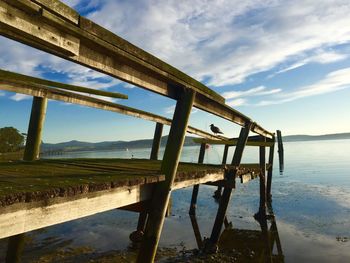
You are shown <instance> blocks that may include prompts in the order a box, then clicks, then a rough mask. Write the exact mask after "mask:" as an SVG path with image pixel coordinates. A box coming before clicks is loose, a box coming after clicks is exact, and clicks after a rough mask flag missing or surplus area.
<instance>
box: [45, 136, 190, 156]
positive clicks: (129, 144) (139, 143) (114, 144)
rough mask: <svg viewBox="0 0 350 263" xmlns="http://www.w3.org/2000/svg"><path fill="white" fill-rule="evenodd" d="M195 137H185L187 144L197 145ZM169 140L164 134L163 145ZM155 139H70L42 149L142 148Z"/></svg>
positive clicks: (65, 150) (102, 149) (149, 144)
mask: <svg viewBox="0 0 350 263" xmlns="http://www.w3.org/2000/svg"><path fill="white" fill-rule="evenodd" d="M193 138H194V137H190V136H188V137H186V138H185V146H193V145H196V144H195V143H194V142H193ZM167 140H168V136H163V137H162V139H161V146H165V145H166V143H167ZM152 141H153V139H144V140H135V141H106V142H97V143H92V142H81V141H75V140H74V141H69V142H62V143H43V144H42V145H41V151H42V152H47V151H64V152H72V151H106V150H125V149H140V148H151V147H152Z"/></svg>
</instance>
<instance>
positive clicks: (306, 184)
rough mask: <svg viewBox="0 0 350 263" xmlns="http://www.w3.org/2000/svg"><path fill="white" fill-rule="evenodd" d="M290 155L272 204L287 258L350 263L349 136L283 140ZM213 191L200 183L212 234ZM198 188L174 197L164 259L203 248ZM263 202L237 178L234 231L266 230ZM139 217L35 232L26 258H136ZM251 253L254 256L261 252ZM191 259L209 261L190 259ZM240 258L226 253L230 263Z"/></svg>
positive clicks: (123, 154)
mask: <svg viewBox="0 0 350 263" xmlns="http://www.w3.org/2000/svg"><path fill="white" fill-rule="evenodd" d="M232 150H233V149H231V150H230V151H231V152H230V154H231V155H229V158H228V160H230V159H231V158H232ZM222 152H223V148H221V147H210V148H209V149H208V150H207V153H206V157H205V162H207V163H220V162H221V157H222ZM284 152H285V169H284V172H283V173H282V174H280V172H279V169H278V165H276V164H278V162H277V154H275V157H276V158H275V166H274V174H273V182H272V194H273V202H272V205H273V210H274V214H275V222H276V226H277V228H278V234H279V238H280V242H281V248H282V252H283V255H284V262H350V140H333V141H312V142H290V143H285V144H284ZM161 153H163V152H162V151H161ZM149 154H150V150H145V149H139V150H134V149H133V150H125V151H106V152H76V153H70V154H67V155H63V156H59V158H77V157H88V158H89V157H91V158H92V157H93V158H96V157H107V158H109V157H110V158H116V157H118V158H130V157H134V158H148V156H149ZM198 154H199V147H185V148H184V151H183V155H182V157H181V160H182V161H191V162H196V161H197V158H198ZM243 162H258V149H257V148H256V147H253V148H247V150H246V152H245V154H244V157H243ZM214 190H215V188H214V187H210V186H200V193H199V197H198V207H197V219H198V223H199V227H200V230H201V233H202V235H203V236H206V237H208V236H209V235H210V232H211V228H212V225H213V222H214V217H215V214H216V209H217V203H216V202H214V199H213V198H212V195H213V192H214ZM191 192H192V188H187V189H183V190H178V191H175V192H174V193H173V195H172V197H173V201H172V204H173V205H172V215H171V216H170V217H168V218H167V219H166V222H165V225H164V229H163V232H162V238H161V242H160V248H161V249H160V250H161V251H160V253H159V254H161V255H163V256H162V257H161V258H160V259H159V260H160V261H167V260H169V257H171V256H175V255H177V254H178V255H181V256H182V259H183V258H186V257H185V256H186V255H187V253H188V254H189V255H190V254H191V253H192V252H193V251H192V252H191V253H190V252H189V251H191V250H192V249H195V248H196V242H195V238H194V235H193V230H192V227H191V223H190V219H189V216H188V209H189V203H190V199H191ZM258 205H259V181H258V180H254V181H252V182H249V183H247V184H240V183H238V184H237V188H236V189H235V190H234V192H233V196H232V199H231V203H230V206H229V212H228V219H229V221H231V222H232V225H233V228H234V229H236V230H238V229H241V230H248V231H250V232H249V233H255V232H257V231H260V230H261V228H260V225H259V224H258V223H257V222H256V221H255V220H254V218H253V215H254V213H255V212H257V210H258ZM137 218H138V215H137V214H136V213H131V212H125V211H119V210H115V211H110V212H106V213H101V214H98V215H94V216H91V217H87V218H83V219H79V220H75V221H72V222H68V223H64V224H60V225H57V226H53V227H49V228H46V229H42V230H38V231H33V232H31V233H29V234H28V235H27V243H26V247H25V251H24V254H23V262H129V261H130V260H131V258H132V256H133V255H134V254H135V253H136V252H135V250H133V249H132V248H130V241H129V239H128V236H129V234H130V233H131V232H132V231H133V230H135V227H136V224H137ZM254 230H257V231H255V232H254ZM244 233H245V232H244ZM5 250H6V240H2V241H0V262H2V260H3V258H4V255H5ZM276 250H277V248H276V247H275V248H274V250H273V251H274V253H277V252H276ZM251 258H252V260H251V261H255V258H254V256H252V257H251ZM212 259H213V258H208V259H205V260H202V261H210V260H212ZM253 259H254V260H253ZM186 260H188V261H195V262H202V261H196V259H195V257H191V256H188V258H187V259H186ZM233 260H234V258H233V257H232V258H227V261H228V262H230V261H233ZM174 261H176V260H175V259H174ZM181 261H182V260H181V259H178V261H176V262H181ZM218 261H223V259H221V260H220V259H219V260H218ZM261 262H264V261H261ZM276 262H277V261H276ZM278 262H283V260H280V261H278Z"/></svg>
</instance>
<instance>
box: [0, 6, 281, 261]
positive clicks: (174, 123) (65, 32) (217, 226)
mask: <svg viewBox="0 0 350 263" xmlns="http://www.w3.org/2000/svg"><path fill="white" fill-rule="evenodd" d="M0 34H1V35H3V36H6V37H8V38H11V39H13V40H15V41H19V42H21V43H24V44H27V45H29V46H32V47H34V48H38V49H40V50H42V51H45V52H48V53H50V54H53V55H56V56H59V57H61V58H63V59H67V60H69V61H72V62H75V63H78V64H80V65H83V66H86V67H89V68H91V69H94V70H97V71H99V72H101V73H104V74H107V75H109V76H111V77H114V78H118V79H120V80H123V81H126V82H128V83H131V84H133V85H135V86H138V87H140V88H144V89H146V90H149V91H151V92H155V93H157V94H160V95H163V96H166V97H169V98H171V99H174V100H175V101H176V108H175V112H174V115H173V118H172V119H169V118H165V117H163V116H160V115H156V114H153V113H149V112H145V111H142V110H138V109H135V108H131V107H127V106H124V105H122V104H118V103H112V102H107V101H105V100H102V99H98V98H95V97H91V96H90V95H91V94H93V95H99V96H106V97H113V98H121V99H127V96H126V95H124V94H120V93H112V92H106V91H97V90H95V89H90V88H87V87H80V86H74V85H68V84H64V83H59V82H54V81H49V80H44V79H40V78H34V77H31V76H24V75H21V74H18V73H14V72H8V71H5V70H0V89H3V90H8V91H12V92H17V93H22V94H27V95H31V96H33V104H32V111H31V116H30V123H29V127H28V136H27V142H26V147H25V152H24V158H23V161H18V162H11V163H2V164H0V204H1V207H0V229H1V230H0V238H5V237H10V239H9V252H8V254H7V262H19V261H20V250H21V247H22V245H23V234H24V233H26V232H28V231H31V230H34V229H40V228H43V227H47V226H51V225H54V224H58V223H62V222H66V221H69V220H74V219H77V218H81V217H84V216H89V215H93V214H96V213H100V212H104V211H108V210H111V209H115V208H121V209H127V210H132V211H136V212H139V213H140V216H139V222H138V226H137V230H136V231H135V232H134V233H133V235H131V238H132V239H134V241H136V240H141V241H142V243H141V247H140V251H139V256H138V262H153V261H154V257H155V254H156V250H157V246H158V242H159V238H160V235H161V231H162V227H163V223H164V218H165V216H166V212H167V210H168V205H169V200H170V195H171V192H172V191H174V190H176V189H179V188H183V187H189V186H194V189H193V195H192V200H191V205H190V216H191V220H192V219H194V218H195V207H196V201H197V194H198V191H199V185H200V184H210V185H214V186H216V187H219V189H223V190H222V193H221V190H220V194H221V198H220V202H219V208H218V211H217V216H216V219H215V222H214V226H213V230H212V233H211V236H210V239H209V240H208V241H207V242H205V244H204V243H203V240H202V239H201V238H198V237H197V242H198V244H199V246H200V247H201V248H202V249H204V250H206V251H208V252H210V251H215V250H216V246H217V243H218V240H219V236H220V233H221V230H222V226H223V224H224V222H226V221H227V218H226V211H227V209H228V205H229V200H230V196H231V193H232V190H233V188H234V187H235V181H236V178H240V180H241V182H247V181H249V180H252V179H254V178H257V177H259V178H260V205H259V207H260V208H259V212H258V213H257V215H256V216H257V218H264V217H265V215H266V202H267V201H268V200H270V196H271V181H272V162H273V153H274V144H275V135H274V133H271V132H269V131H267V130H266V129H264V128H263V127H262V126H260V125H259V124H257V123H255V122H254V121H253V120H251V119H250V118H249V117H247V116H245V115H244V114H242V113H240V112H239V111H237V110H235V109H233V108H231V107H229V106H228V105H226V104H225V100H224V98H223V97H222V96H220V95H219V94H217V93H216V92H214V91H213V90H211V89H209V88H208V87H206V86H205V85H204V84H202V83H200V82H198V81H196V80H194V79H193V78H191V77H190V76H188V75H186V74H185V73H183V72H181V71H179V70H178V69H176V68H174V67H172V66H171V65H169V64H167V63H165V62H163V61H161V60H160V59H158V58H157V57H155V56H153V55H151V54H149V53H147V52H145V51H143V50H141V49H140V48H138V47H136V46H134V45H132V44H131V43H129V42H127V41H126V40H124V39H122V38H120V37H118V36H117V35H115V34H113V33H112V32H110V31H108V30H106V29H104V28H103V27H101V26H99V25H97V24H95V23H94V22H92V21H90V20H89V19H87V18H85V17H83V16H80V15H79V14H78V13H77V12H76V11H75V10H73V9H72V8H70V7H68V6H66V5H64V4H63V3H61V2H60V1H57V0H0ZM77 92H78V93H77ZM49 99H52V100H59V101H64V102H69V103H73V104H79V105H84V106H88V107H93V108H97V109H101V110H106V111H112V112H116V113H121V114H126V115H130V116H134V117H137V118H142V119H145V120H149V121H153V122H155V123H156V128H155V134H154V140H153V146H152V153H151V156H150V159H149V160H146V159H142V160H137V159H136V160H125V159H90V160H89V159H70V160H64V159H56V160H39V153H40V143H41V135H42V129H43V126H44V121H45V115H46V107H47V104H48V100H49ZM192 107H196V108H198V109H201V110H203V111H206V112H208V113H211V114H214V115H216V116H219V117H221V118H224V119H226V120H228V121H230V122H232V123H233V124H238V125H240V126H241V127H242V128H241V132H240V134H239V136H238V137H237V138H235V139H230V138H227V137H223V136H216V135H213V134H210V133H207V132H205V131H202V130H200V129H197V128H195V127H191V126H189V125H188V120H189V116H190V113H191V110H192ZM163 125H169V126H170V132H169V138H168V142H167V145H166V147H165V152H164V156H163V159H162V160H161V161H160V160H157V159H158V151H159V147H160V138H161V135H162V130H163ZM187 132H188V133H192V134H195V135H197V136H199V137H201V138H200V139H198V141H197V142H198V143H199V144H200V145H201V150H200V155H199V159H198V163H197V164H189V163H179V159H180V155H181V152H182V148H183V143H184V138H185V135H186V133H187ZM250 133H255V134H257V135H254V136H249V134H250ZM279 137H280V136H279ZM206 143H210V144H222V145H225V151H224V156H223V162H222V165H208V164H203V160H204V154H205V144H206ZM245 146H255V147H259V156H260V162H259V163H258V164H242V163H241V159H242V154H243V152H244V148H245ZM229 147H234V149H235V150H234V156H233V159H232V161H231V162H228V163H227V153H228V150H229ZM266 148H269V149H270V151H269V159H268V162H266V157H265V155H266V153H265V152H266ZM266 171H267V179H266V176H265V174H266ZM193 222H194V221H193ZM197 226H198V225H197ZM194 230H195V228H194Z"/></svg>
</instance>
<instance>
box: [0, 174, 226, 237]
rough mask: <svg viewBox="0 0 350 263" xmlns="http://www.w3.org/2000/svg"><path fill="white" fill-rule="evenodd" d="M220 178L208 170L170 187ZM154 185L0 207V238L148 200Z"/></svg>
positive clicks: (202, 182)
mask: <svg viewBox="0 0 350 263" xmlns="http://www.w3.org/2000/svg"><path fill="white" fill-rule="evenodd" d="M222 179H224V172H220V173H208V174H207V175H205V176H203V177H201V178H198V179H189V180H185V181H179V182H175V183H174V185H173V190H177V189H181V188H185V187H189V186H193V185H194V184H204V183H207V182H211V181H217V180H222ZM153 186H154V185H153V184H142V185H135V186H125V187H117V188H111V189H109V190H104V191H98V192H88V193H85V194H80V195H77V196H70V197H56V198H53V199H45V200H43V201H38V202H30V203H17V204H13V205H11V206H8V207H0V229H1V231H0V239H2V238H6V237H9V236H14V235H18V234H21V233H26V232H29V231H32V230H36V229H40V228H44V227H48V226H52V225H56V224H60V223H63V222H67V221H71V220H75V219H79V218H83V217H86V216H90V215H94V214H97V213H101V212H105V211H110V210H113V209H116V208H121V207H125V206H127V205H131V204H134V203H140V202H142V201H149V200H150V199H151V197H152V189H153ZM67 211H69V213H67Z"/></svg>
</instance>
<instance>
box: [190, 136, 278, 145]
mask: <svg viewBox="0 0 350 263" xmlns="http://www.w3.org/2000/svg"><path fill="white" fill-rule="evenodd" d="M193 141H194V142H195V143H198V144H201V143H207V144H214V145H230V146H235V145H237V143H238V139H226V140H222V139H221V140H212V139H203V138H195V139H193ZM246 145H247V146H265V147H271V146H272V145H274V142H259V141H250V140H249V139H248V141H247V143H246Z"/></svg>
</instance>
